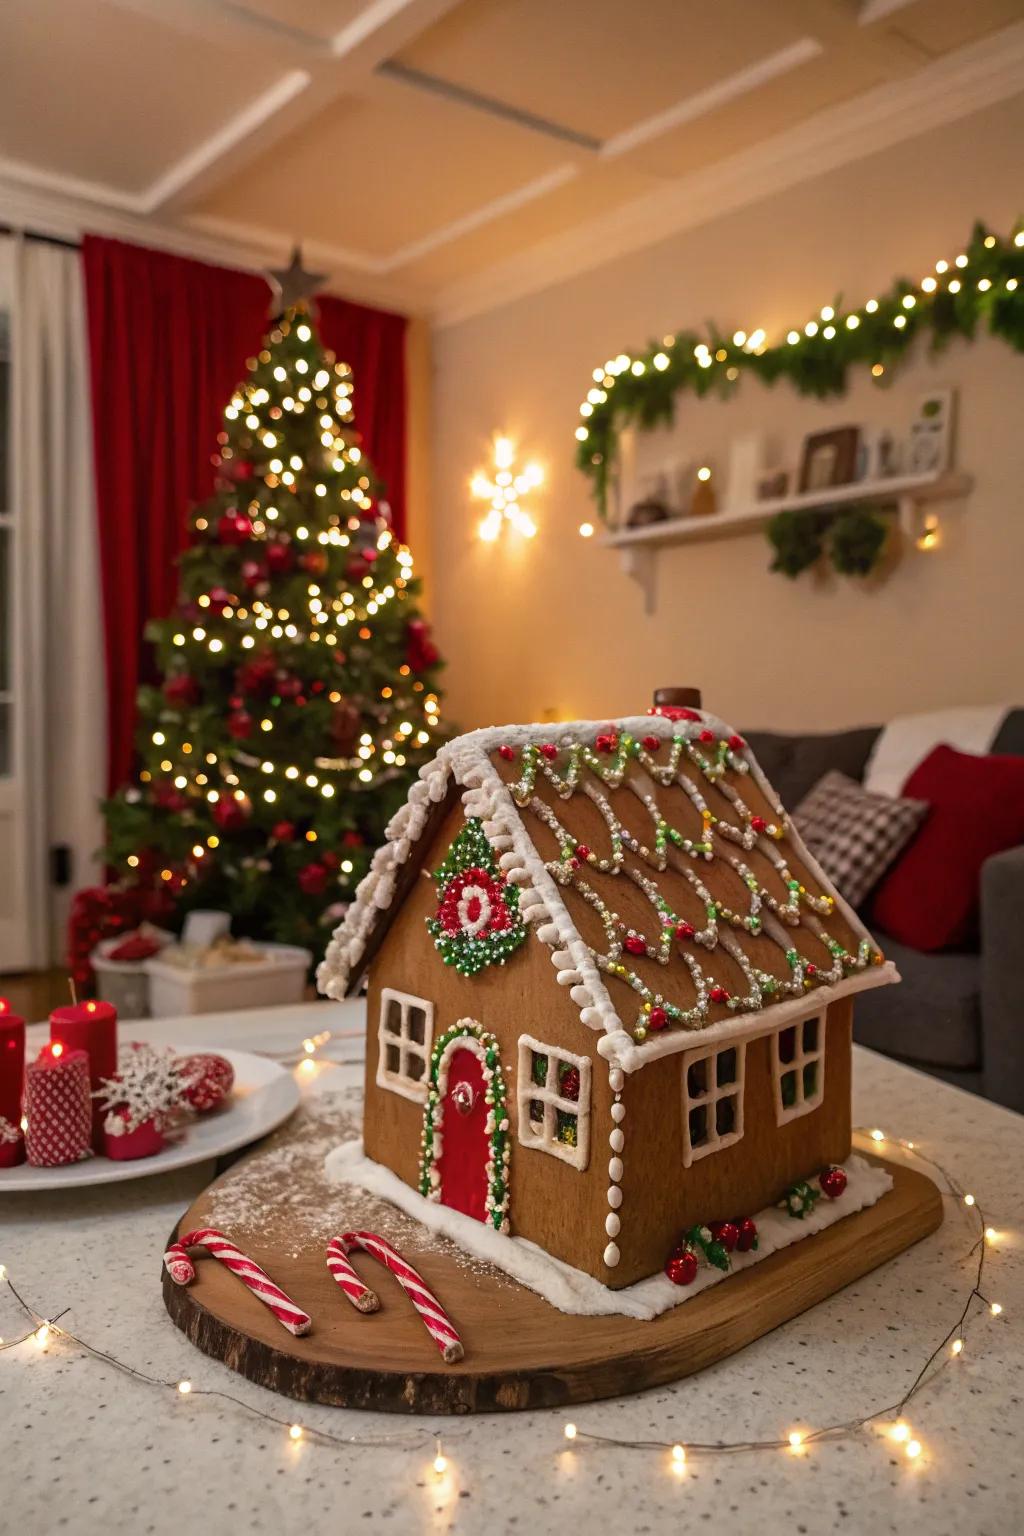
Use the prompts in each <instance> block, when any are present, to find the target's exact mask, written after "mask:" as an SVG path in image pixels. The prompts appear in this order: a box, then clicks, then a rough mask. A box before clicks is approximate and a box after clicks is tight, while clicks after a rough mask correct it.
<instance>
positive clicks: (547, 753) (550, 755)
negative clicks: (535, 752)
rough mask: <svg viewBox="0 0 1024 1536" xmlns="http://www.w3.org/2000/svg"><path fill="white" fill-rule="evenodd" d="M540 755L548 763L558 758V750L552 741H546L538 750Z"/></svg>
mask: <svg viewBox="0 0 1024 1536" xmlns="http://www.w3.org/2000/svg"><path fill="white" fill-rule="evenodd" d="M540 755H541V757H546V758H547V760H548V762H549V763H550V762H552V761H553V760H554V759H555V758H556V757H557V756H558V748H557V747H556V746H555V744H554V742H553V741H546V742H544V744H543V746H542V747H541V749H540Z"/></svg>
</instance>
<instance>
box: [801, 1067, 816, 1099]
mask: <svg viewBox="0 0 1024 1536" xmlns="http://www.w3.org/2000/svg"><path fill="white" fill-rule="evenodd" d="M817 1091H818V1063H817V1062H816V1061H809V1062H808V1063H807V1065H806V1066H805V1067H804V1098H805V1099H813V1098H814V1095H815V1094H816V1093H817Z"/></svg>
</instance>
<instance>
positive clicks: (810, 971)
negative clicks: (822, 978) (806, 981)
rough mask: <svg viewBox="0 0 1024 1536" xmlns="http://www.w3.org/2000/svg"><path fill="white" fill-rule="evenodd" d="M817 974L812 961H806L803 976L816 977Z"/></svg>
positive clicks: (816, 968)
mask: <svg viewBox="0 0 1024 1536" xmlns="http://www.w3.org/2000/svg"><path fill="white" fill-rule="evenodd" d="M817 974H818V967H817V966H816V965H815V963H814V961H813V960H808V962H807V964H806V965H805V966H804V975H805V976H817Z"/></svg>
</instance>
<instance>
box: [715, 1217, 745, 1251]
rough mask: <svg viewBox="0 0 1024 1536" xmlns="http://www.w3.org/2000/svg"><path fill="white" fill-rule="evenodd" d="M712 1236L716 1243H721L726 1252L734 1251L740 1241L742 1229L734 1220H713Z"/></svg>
mask: <svg viewBox="0 0 1024 1536" xmlns="http://www.w3.org/2000/svg"><path fill="white" fill-rule="evenodd" d="M711 1236H712V1237H713V1238H714V1240H715V1242H716V1243H721V1245H722V1247H723V1248H724V1249H725V1251H726V1253H732V1252H734V1250H735V1248H736V1246H737V1244H738V1243H739V1240H740V1229H739V1227H738V1226H737V1225H736V1223H735V1222H734V1221H713V1222H712V1223H711Z"/></svg>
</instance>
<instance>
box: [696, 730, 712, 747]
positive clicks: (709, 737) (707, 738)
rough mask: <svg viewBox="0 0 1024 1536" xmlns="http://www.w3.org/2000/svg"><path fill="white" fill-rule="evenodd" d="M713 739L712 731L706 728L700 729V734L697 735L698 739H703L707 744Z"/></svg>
mask: <svg viewBox="0 0 1024 1536" xmlns="http://www.w3.org/2000/svg"><path fill="white" fill-rule="evenodd" d="M714 739H715V733H714V731H709V730H707V729H705V730H703V731H701V733H700V735H699V736H698V737H697V740H698V741H703V742H704V743H705V744H707V745H709V746H710V744H711V742H713V741H714Z"/></svg>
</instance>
